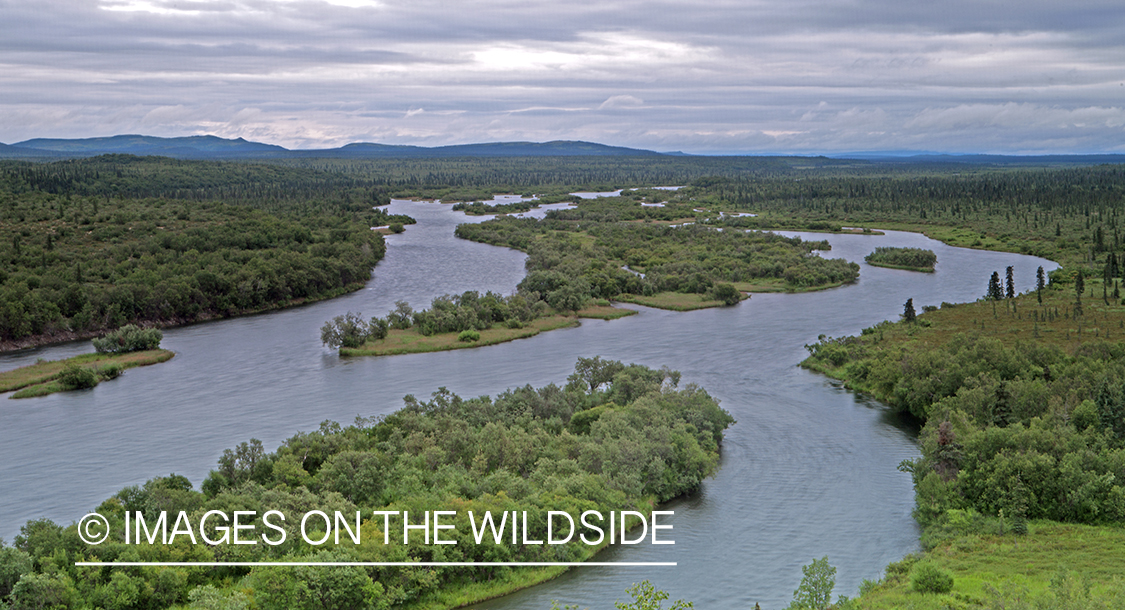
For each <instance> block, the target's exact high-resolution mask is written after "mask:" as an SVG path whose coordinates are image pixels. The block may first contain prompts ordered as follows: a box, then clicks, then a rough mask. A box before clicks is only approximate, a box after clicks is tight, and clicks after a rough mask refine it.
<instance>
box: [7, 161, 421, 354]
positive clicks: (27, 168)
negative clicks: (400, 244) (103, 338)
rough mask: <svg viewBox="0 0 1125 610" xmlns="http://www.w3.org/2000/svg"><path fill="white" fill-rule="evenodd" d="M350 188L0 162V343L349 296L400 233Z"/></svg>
mask: <svg viewBox="0 0 1125 610" xmlns="http://www.w3.org/2000/svg"><path fill="white" fill-rule="evenodd" d="M386 203H389V198H388V196H387V195H386V194H385V193H384V192H383V191H382V190H380V189H379V188H377V187H375V186H373V185H371V184H370V182H369V181H368V182H366V183H365V182H364V181H361V180H357V179H353V178H348V177H341V176H339V175H331V174H323V173H320V172H315V171H311V170H291V169H286V168H279V167H274V166H257V165H247V164H236V163H215V162H191V161H173V160H170V159H163V158H141V157H129V156H124V155H112V156H105V157H95V158H92V159H85V160H80V161H62V162H56V163H48V164H40V165H36V164H31V163H16V162H6V163H0V343H2V344H3V345H4V346H19V345H25V344H34V343H38V342H43V341H49V340H51V339H56V340H57V339H63V338H69V337H73V336H91V335H92V334H95V333H97V332H99V331H102V330H105V329H111V328H117V327H120V326H122V325H124V324H128V323H147V324H158V325H165V324H175V323H182V322H190V321H193V320H200V319H207V318H212V317H217V316H230V315H237V314H240V313H246V312H251V311H259V310H263V309H271V308H275V307H280V306H284V305H287V304H290V303H295V302H302V301H306V300H309V299H319V298H324V297H328V296H333V295H336V294H340V293H341V292H343V291H347V290H354V289H356V288H358V287H360V286H362V284H363V283H364V282H366V281H367V279H368V277H369V276H370V272H371V268H372V267H373V266H374V265H375V263H376V262H378V261H379V260H380V259H381V258H382V257H383V254H384V251H385V246H384V244H383V239H382V236H381V235H379V234H377V233H375V232H373V231H371V227H372V226H380V225H386V224H390V223H392V222H394V223H398V224H403V223H411V222H413V220H412V219H410V218H408V217H405V216H395V217H392V216H390V215H388V214H386V213H385V212H383V211H381V210H378V209H375V208H374V206H376V205H383V204H386Z"/></svg>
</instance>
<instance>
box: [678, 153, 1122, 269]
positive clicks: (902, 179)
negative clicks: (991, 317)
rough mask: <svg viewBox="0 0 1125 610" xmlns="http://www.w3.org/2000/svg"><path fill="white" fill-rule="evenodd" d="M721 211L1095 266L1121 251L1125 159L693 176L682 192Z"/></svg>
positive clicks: (781, 222) (765, 223)
mask: <svg viewBox="0 0 1125 610" xmlns="http://www.w3.org/2000/svg"><path fill="white" fill-rule="evenodd" d="M677 196H678V197H682V198H685V199H687V198H691V199H694V200H695V201H697V202H699V203H708V204H713V205H716V206H720V207H723V208H725V209H733V210H748V211H753V212H758V213H759V214H760V217H759V218H758V219H756V220H755V219H749V220H746V221H745V222H746V223H748V224H750V225H763V227H768V226H770V225H771V224H774V225H776V226H784V227H788V226H792V223H808V222H825V223H831V224H835V225H839V224H840V223H844V224H850V225H868V226H872V225H874V226H880V225H883V226H886V225H887V224H898V225H908V226H910V227H916V228H921V229H926V228H931V229H934V230H938V229H940V228H962V229H966V230H967V231H966V232H965V233H964V234H959V235H955V234H952V233H950V232H949V231H945V232H942V233H940V235H941V237H942V239H943V240H946V241H949V242H950V243H954V244H955V245H961V246H970V247H985V248H992V249H1003V250H1008V251H1012V252H1021V253H1024V254H1034V255H1036V256H1043V257H1046V258H1051V259H1053V260H1057V261H1060V262H1063V263H1064V264H1084V265H1090V266H1091V268H1097V267H1098V266H1100V265H1101V264H1102V263H1103V262H1104V257H1105V254H1107V253H1121V252H1122V251H1123V249H1125V243H1123V241H1125V235H1122V226H1121V222H1122V217H1121V215H1122V213H1123V210H1125V166H1122V165H1103V166H1092V167H1077V168H1064V169H1028V168H1023V169H985V168H972V167H960V168H956V169H951V168H944V169H919V168H916V167H915V168H911V167H910V166H905V167H900V168H897V169H896V168H893V167H889V166H882V165H873V166H871V167H870V168H868V169H858V168H857V169H856V171H853V172H851V173H850V175H849V174H848V173H844V172H840V171H829V170H816V171H811V172H808V173H807V174H806V175H805V176H802V177H801V178H800V179H794V178H793V177H792V176H765V177H731V176H720V175H716V176H715V177H712V178H705V179H697V180H695V181H694V182H692V184H691V186H690V188H687V189H683V190H681V191H680V192H678V193H677Z"/></svg>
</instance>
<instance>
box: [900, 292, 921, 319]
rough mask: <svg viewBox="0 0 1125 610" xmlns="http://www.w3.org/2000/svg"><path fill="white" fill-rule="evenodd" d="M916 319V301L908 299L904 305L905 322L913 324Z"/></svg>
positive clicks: (903, 316) (903, 315)
mask: <svg viewBox="0 0 1125 610" xmlns="http://www.w3.org/2000/svg"><path fill="white" fill-rule="evenodd" d="M916 317H917V312H915V311H914V299H913V298H910V299H906V305H904V306H903V309H902V320H903V322H907V323H913V322H914V319H915V318H916Z"/></svg>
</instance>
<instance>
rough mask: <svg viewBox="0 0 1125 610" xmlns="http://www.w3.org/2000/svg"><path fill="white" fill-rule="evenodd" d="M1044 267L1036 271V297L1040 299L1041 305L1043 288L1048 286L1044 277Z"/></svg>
mask: <svg viewBox="0 0 1125 610" xmlns="http://www.w3.org/2000/svg"><path fill="white" fill-rule="evenodd" d="M1043 276H1044V273H1043V266H1042V265H1040V266H1039V268H1038V269H1036V270H1035V297H1036V298H1038V299H1039V304H1040V305H1042V304H1043V287H1044V286H1045V285H1046V281H1045V278H1044V277H1043Z"/></svg>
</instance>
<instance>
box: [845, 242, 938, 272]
mask: <svg viewBox="0 0 1125 610" xmlns="http://www.w3.org/2000/svg"><path fill="white" fill-rule="evenodd" d="M863 260H864V261H866V262H868V263H869V264H872V265H881V266H884V267H907V268H911V269H928V270H930V271H933V269H934V265H935V264H937V255H936V254H934V251H933V250H924V249H922V248H893V247H879V248H875V251H874V252H872V253H871V254H868V255H867V256H865V257H864V258H863Z"/></svg>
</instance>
